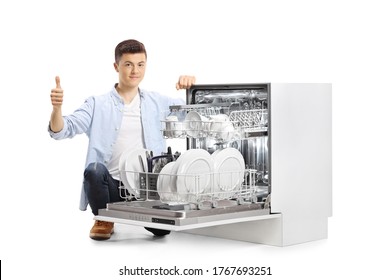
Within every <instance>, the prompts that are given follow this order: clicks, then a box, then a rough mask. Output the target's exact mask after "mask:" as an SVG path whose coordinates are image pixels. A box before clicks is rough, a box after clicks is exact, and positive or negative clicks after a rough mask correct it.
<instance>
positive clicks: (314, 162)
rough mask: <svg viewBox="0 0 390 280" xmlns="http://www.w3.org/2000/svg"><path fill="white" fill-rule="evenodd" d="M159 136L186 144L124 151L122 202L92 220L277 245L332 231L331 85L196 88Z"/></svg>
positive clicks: (165, 116) (167, 117)
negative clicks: (181, 147) (177, 148)
mask: <svg viewBox="0 0 390 280" xmlns="http://www.w3.org/2000/svg"><path fill="white" fill-rule="evenodd" d="M161 133H162V135H163V136H164V137H165V138H167V139H174V140H178V141H185V146H186V149H185V150H184V151H181V152H178V151H176V152H174V151H175V147H172V146H169V147H168V148H167V151H166V152H164V153H162V154H161V155H153V153H152V152H151V151H148V150H145V149H138V150H130V151H128V152H126V153H124V154H123V156H122V157H121V160H120V163H119V165H120V174H121V175H120V177H121V183H120V186H119V188H121V189H122V190H121V193H123V198H124V201H122V202H116V203H108V204H107V206H106V208H105V209H100V210H99V213H98V215H97V216H96V217H95V219H97V220H102V221H110V222H115V223H122V224H129V225H138V226H144V227H152V228H159V229H165V230H171V231H178V232H184V233H188V234H200V235H206V236H212V237H217V238H226V239H232V240H240V241H247V242H253V243H261V244H267V245H274V246H288V245H293V244H298V243H303V242H308V241H314V240H319V239H324V238H327V236H328V218H329V217H331V216H332V85H331V84H329V83H247V84H204V85H194V86H192V87H191V88H190V89H188V90H187V92H186V104H185V105H174V106H171V107H170V108H169V111H168V112H162V116H161Z"/></svg>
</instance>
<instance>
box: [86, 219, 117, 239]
mask: <svg viewBox="0 0 390 280" xmlns="http://www.w3.org/2000/svg"><path fill="white" fill-rule="evenodd" d="M113 233H114V223H111V222H104V221H95V224H94V225H93V227H92V228H91V231H90V232H89V237H91V238H92V239H94V240H107V239H110V237H111V234H113Z"/></svg>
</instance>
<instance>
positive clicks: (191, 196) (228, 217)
mask: <svg viewBox="0 0 390 280" xmlns="http://www.w3.org/2000/svg"><path fill="white" fill-rule="evenodd" d="M123 172H126V173H127V172H131V173H132V176H134V177H135V178H136V179H135V181H136V182H138V183H139V184H138V185H137V186H138V187H137V188H136V189H128V188H126V187H125V186H123V185H122V184H121V186H120V188H121V189H122V190H123V191H122V192H121V193H125V195H124V196H123V198H124V200H125V201H122V202H117V203H109V204H107V208H106V209H100V210H99V215H98V216H97V217H96V218H97V219H99V220H107V221H114V222H122V223H127V224H138V225H143V226H151V224H150V223H152V224H153V226H154V227H156V228H162V229H170V230H175V229H174V228H175V227H180V228H181V229H178V230H184V229H186V227H188V226H189V227H190V228H196V227H204V226H207V225H210V224H215V223H226V222H234V221H236V220H237V219H239V220H242V219H245V220H248V219H249V220H250V219H258V217H259V216H262V215H267V214H270V207H269V206H270V205H269V201H270V200H269V195H268V190H265V189H261V188H259V187H258V186H255V184H254V180H253V178H254V176H255V175H254V174H255V172H256V170H250V169H249V170H245V172H244V175H243V177H242V180H241V181H240V182H239V183H238V184H237V183H236V182H235V181H233V182H234V183H235V184H231V185H229V186H226V185H220V184H218V182H221V181H218V178H221V176H223V177H224V178H228V177H229V176H230V177H231V178H236V177H237V174H236V172H226V173H206V174H187V175H172V174H164V173H150V172H132V171H123ZM173 181H176V182H177V183H184V184H185V186H186V188H183V187H182V186H179V185H178V186H176V188H177V189H176V191H175V190H173V191H172V190H164V189H161V188H162V187H163V185H162V183H161V182H173ZM204 182H206V184H204ZM225 182H226V180H225ZM202 183H203V184H202ZM168 184H169V183H168ZM187 187H191V188H190V189H187ZM185 190H186V191H185Z"/></svg>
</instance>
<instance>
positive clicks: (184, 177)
mask: <svg viewBox="0 0 390 280" xmlns="http://www.w3.org/2000/svg"><path fill="white" fill-rule="evenodd" d="M244 172H245V163H244V158H243V157H242V155H241V153H240V152H239V151H238V150H236V149H234V148H226V149H223V150H217V151H215V152H214V153H213V154H212V155H210V154H209V153H208V152H207V151H205V150H202V149H191V150H187V151H185V152H184V153H183V154H182V155H181V156H180V157H179V158H178V160H177V161H176V162H171V163H169V164H167V165H166V166H165V167H164V168H163V169H162V170H161V172H160V175H159V177H158V181H157V190H158V192H159V194H160V199H161V200H162V201H163V202H166V203H176V202H177V203H180V202H197V200H198V199H199V198H205V197H206V196H210V195H213V196H214V197H217V198H220V199H226V198H229V197H232V196H233V194H234V193H235V192H236V191H237V190H238V189H239V188H240V186H241V184H242V180H243V178H244Z"/></svg>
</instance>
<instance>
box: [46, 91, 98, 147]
mask: <svg viewBox="0 0 390 280" xmlns="http://www.w3.org/2000/svg"><path fill="white" fill-rule="evenodd" d="M94 107H95V99H94V98H93V97H90V98H88V99H87V100H86V101H85V102H84V104H83V105H82V106H80V108H78V109H77V110H76V111H74V112H73V114H71V115H68V116H64V117H63V120H64V127H63V128H62V130H61V131H59V132H53V131H52V130H51V129H50V125H49V127H48V131H49V134H50V136H51V137H52V138H53V139H56V140H60V139H65V138H72V137H74V136H75V135H77V134H81V133H88V130H89V128H90V126H91V122H92V118H93V112H94Z"/></svg>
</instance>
